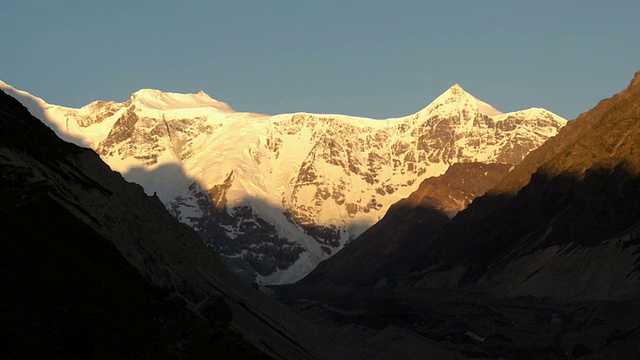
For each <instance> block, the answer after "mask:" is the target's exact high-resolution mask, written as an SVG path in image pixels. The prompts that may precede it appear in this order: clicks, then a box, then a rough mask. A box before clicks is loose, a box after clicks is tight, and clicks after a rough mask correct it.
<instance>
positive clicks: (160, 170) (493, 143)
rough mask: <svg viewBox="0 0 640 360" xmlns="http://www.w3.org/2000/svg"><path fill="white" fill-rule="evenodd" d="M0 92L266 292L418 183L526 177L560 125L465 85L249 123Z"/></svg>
mask: <svg viewBox="0 0 640 360" xmlns="http://www.w3.org/2000/svg"><path fill="white" fill-rule="evenodd" d="M0 89H3V90H5V91H7V92H8V93H9V94H10V95H12V96H15V97H16V98H17V99H19V100H20V101H21V102H22V103H23V104H24V105H25V106H27V108H29V110H30V111H31V112H32V113H33V114H34V115H35V116H36V117H38V118H39V119H41V120H42V121H43V122H44V123H45V124H47V125H48V126H49V127H51V128H52V129H53V130H54V131H55V132H56V134H57V135H58V136H60V137H61V138H62V139H64V140H67V141H69V142H72V143H75V144H77V145H81V146H86V147H90V148H92V149H94V150H95V151H96V152H97V153H98V154H99V155H100V156H101V158H102V159H103V160H104V161H105V162H106V163H107V164H109V166H110V167H111V168H112V169H114V170H116V171H118V172H120V173H122V174H123V176H124V177H125V178H126V179H127V180H129V181H133V182H136V183H139V184H141V185H142V186H143V187H144V189H145V191H146V193H147V194H149V195H153V194H156V195H157V196H158V197H159V198H160V200H161V201H162V202H163V204H164V205H165V207H167V209H169V211H170V212H171V213H172V214H173V215H174V216H175V217H176V218H177V219H178V220H180V221H181V222H183V223H185V224H187V225H189V226H191V227H192V228H193V229H194V230H196V231H197V232H198V233H199V234H200V236H201V237H202V239H203V241H204V242H205V243H206V244H208V245H210V246H212V247H213V248H214V249H215V250H216V251H217V252H218V253H219V254H220V255H221V256H222V257H223V259H224V261H225V262H226V264H227V265H228V266H229V267H231V268H232V269H233V270H234V271H235V272H237V273H239V274H240V275H241V276H243V277H244V278H245V279H247V280H249V281H252V282H258V283H268V284H274V283H289V282H293V281H296V280H298V279H300V278H301V277H303V276H304V275H306V274H307V273H308V272H310V271H311V270H312V269H313V268H314V267H315V266H316V265H317V264H318V263H319V262H320V261H321V260H323V259H326V258H328V257H330V256H331V255H333V254H335V253H336V252H337V251H338V250H340V249H341V248H342V247H343V246H344V245H345V244H346V243H348V242H349V241H351V240H352V239H354V238H356V237H357V236H358V235H360V234H361V233H362V232H363V231H364V230H366V229H367V228H368V227H370V226H372V225H373V224H374V223H375V222H377V221H378V220H380V219H381V218H382V217H383V215H384V214H385V212H386V211H387V210H388V208H389V206H390V205H392V204H394V203H396V202H397V201H399V200H400V199H402V198H404V197H407V196H408V195H409V194H410V193H411V192H412V191H414V190H415V188H416V186H417V185H418V184H419V183H420V182H421V181H422V180H423V179H424V178H427V177H432V176H439V175H442V174H443V173H444V172H445V171H446V170H447V168H448V167H449V166H450V165H452V164H455V163H460V162H482V163H508V164H518V163H520V161H522V159H523V158H524V157H525V156H526V155H527V154H528V153H529V152H530V151H531V150H533V149H535V148H537V147H538V146H540V145H541V144H542V143H543V142H544V141H546V140H547V139H548V138H550V137H552V136H554V135H555V134H556V133H557V132H558V130H559V129H560V128H561V127H563V126H564V125H565V123H566V121H565V120H564V119H562V118H560V117H558V116H556V115H554V114H553V113H551V112H549V111H547V110H544V109H537V108H532V109H529V110H524V111H517V112H512V113H506V114H503V113H501V112H500V111H498V110H496V109H495V108H493V107H492V106H491V105H489V104H487V103H485V102H483V101H481V100H478V99H477V98H475V97H473V96H472V95H470V94H468V93H467V92H465V91H464V90H463V89H462V87H460V86H459V85H454V86H452V87H451V88H450V89H448V90H447V91H446V92H445V93H443V94H442V95H441V96H440V97H438V98H437V99H435V100H434V101H433V102H432V103H431V104H430V105H428V106H427V107H426V108H424V109H423V110H421V111H419V112H417V113H415V114H413V115H411V116H406V117H401V118H395V119H387V120H373V119H365V118H357V117H350V116H344V115H318V114H308V113H296V114H284V115H276V116H266V115H261V114H252V113H242V112H236V111H234V110H233V109H232V108H231V107H230V106H229V105H228V104H226V103H224V102H221V101H217V100H214V99H212V98H211V97H209V96H208V95H207V94H205V93H203V92H199V93H197V94H176V93H166V92H161V91H158V90H149V89H145V90H140V91H138V92H136V93H134V94H132V95H131V97H130V98H129V100H127V101H126V102H124V103H115V102H104V101H96V102H93V103H91V104H89V105H87V106H84V107H82V108H80V109H71V108H65V107H61V106H56V105H51V104H48V103H46V102H45V101H43V100H42V99H39V98H37V97H34V96H32V95H30V94H28V93H26V92H23V91H20V90H17V89H15V88H13V87H11V86H9V85H7V84H5V83H2V82H0Z"/></svg>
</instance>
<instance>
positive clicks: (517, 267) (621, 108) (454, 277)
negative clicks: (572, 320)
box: [404, 73, 640, 299]
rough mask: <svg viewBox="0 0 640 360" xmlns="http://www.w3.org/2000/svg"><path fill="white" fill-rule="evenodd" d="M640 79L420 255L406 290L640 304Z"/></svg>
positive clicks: (563, 134)
mask: <svg viewBox="0 0 640 360" xmlns="http://www.w3.org/2000/svg"><path fill="white" fill-rule="evenodd" d="M639 172H640V73H637V74H636V76H635V78H634V80H633V81H632V82H631V84H630V85H629V87H628V88H627V89H626V90H624V91H623V92H621V93H620V94H617V95H615V96H613V97H612V98H610V99H607V100H603V101H601V102H600V103H599V104H598V105H597V106H596V107H595V108H594V109H592V110H590V111H589V112H587V113H585V114H582V115H581V116H580V117H579V118H578V119H576V120H575V121H572V122H570V123H569V124H568V125H567V126H566V127H565V128H563V129H562V130H561V131H560V133H559V134H558V135H557V136H556V137H554V138H552V139H550V140H549V141H548V142H547V143H545V144H544V145H543V146H541V147H540V148H539V149H537V150H535V151H533V152H532V153H531V154H530V155H529V156H527V157H526V158H525V160H524V161H523V162H522V164H520V165H519V166H517V167H516V168H515V169H514V170H513V171H512V172H510V173H509V174H508V175H507V176H506V177H505V178H504V179H503V180H502V181H501V182H500V183H499V184H498V185H497V186H496V187H495V188H494V189H492V190H491V191H490V192H489V193H488V194H487V195H485V196H483V197H481V198H479V199H477V200H476V201H474V202H473V203H472V204H471V205H470V206H469V207H468V208H467V209H466V210H465V211H463V212H461V213H460V214H458V216H457V217H456V218H455V219H454V220H453V221H452V222H451V223H450V224H448V225H447V226H446V228H444V229H443V231H442V232H441V234H440V235H439V236H438V237H437V238H436V239H435V240H433V241H431V242H429V243H428V244H427V245H425V246H424V247H422V248H421V249H420V250H419V251H417V252H416V255H415V256H414V257H413V259H412V261H411V262H410V264H409V265H408V266H407V269H409V270H411V272H412V273H411V274H410V275H409V276H407V277H405V279H404V280H405V281H404V283H405V284H411V285H415V286H427V287H440V286H462V287H466V288H470V289H484V290H488V291H491V292H494V293H497V294H507V295H535V296H556V297H561V298H571V299H592V298H597V299H603V298H611V299H619V298H628V297H637V296H640V286H639V285H640V273H639V272H638V270H639V269H640V267H639V265H640V263H639V262H638V261H637V258H638V252H639V245H640V241H638V238H640V178H639V176H638V174H639Z"/></svg>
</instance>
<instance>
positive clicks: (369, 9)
mask: <svg viewBox="0 0 640 360" xmlns="http://www.w3.org/2000/svg"><path fill="white" fill-rule="evenodd" d="M638 14H640V1H616V0H614V1H609V2H605V1H591V0H581V1H575V0H564V1H563V0H555V1H547V0H539V1H516V0H511V1H491V0H486V1H478V0H476V1H464V0H460V1H438V2H432V1H393V2H392V1H377V0H369V1H350V0H341V1H333V0H325V1H306V0H297V1H293V0H291V1H278V0H271V1H267V0H228V1H188V0H186V1H181V2H180V1H165V0H156V1H135V0H130V1H120V0H112V1H88V0H86V1H81V0H78V1H33V0H8V1H4V2H3V4H2V9H1V11H0V80H3V81H5V82H7V83H9V84H11V85H13V86H15V87H17V88H19V89H22V90H26V91H28V92H31V93H32V94H34V95H37V96H39V97H42V98H43V99H45V100H46V101H48V102H50V103H54V104H59V105H65V106H72V107H80V106H82V105H85V104H87V103H89V102H91V101H93V100H97V99H100V100H115V101H125V100H126V99H127V98H128V97H129V95H130V94H131V93H132V92H134V91H136V90H138V89H140V88H156V89H160V90H164V91H174V92H197V91H199V90H203V91H205V92H206V93H208V94H209V95H210V96H212V97H214V98H216V99H218V100H221V101H225V102H228V103H229V104H230V105H231V106H232V107H234V108H235V109H236V110H239V111H252V112H260V113H266V114H277V113H286V112H295V111H308V112H316V113H341V114H349V115H359V116H367V117H373V118H387V117H394V116H403V115H408V114H411V113H414V112H416V111H418V110H420V109H421V108H423V107H424V106H426V105H428V104H429V103H430V102H431V101H432V100H433V99H435V98H436V97H437V96H438V95H439V94H441V93H442V92H444V91H445V90H446V89H447V88H449V87H450V86H451V85H453V84H454V83H459V84H460V85H462V87H463V88H465V89H466V90H467V91H468V92H470V93H471V94H473V95H475V96H476V97H478V98H480V99H482V100H484V101H486V102H488V103H490V104H492V105H493V106H494V107H496V108H498V109H500V110H502V111H513V110H520V109H524V108H529V107H544V108H547V109H549V110H551V111H553V112H555V113H557V114H558V115H561V116H564V117H566V118H568V119H572V118H575V117H576V116H577V115H578V114H579V113H581V112H584V111H587V110H588V109H590V108H591V107H593V106H595V104H596V103H597V102H598V101H599V100H600V99H602V98H606V97H609V96H611V95H613V94H614V93H616V92H618V91H620V90H622V89H623V88H624V87H625V86H626V85H627V84H628V83H629V81H630V80H631V78H632V76H633V73H634V72H635V71H638V70H640V36H639V35H640V30H639V28H638V22H637V16H638Z"/></svg>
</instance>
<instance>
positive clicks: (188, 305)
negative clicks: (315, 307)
mask: <svg viewBox="0 0 640 360" xmlns="http://www.w3.org/2000/svg"><path fill="white" fill-rule="evenodd" d="M0 126H1V127H2V132H0V170H1V171H0V173H1V174H2V176H0V185H1V186H0V189H1V191H0V200H1V201H0V203H1V204H2V206H1V207H0V210H1V211H2V217H1V220H0V224H1V226H2V233H3V236H2V241H0V283H1V284H2V287H1V289H0V294H1V296H0V335H1V336H0V337H2V339H3V340H2V341H3V344H4V345H6V346H1V347H0V357H1V358H60V359H69V358H156V359H184V358H213V359H228V358H242V359H244V358H246V359H257V358H259V359H263V358H289V359H318V358H327V359H332V358H336V355H337V354H335V353H332V349H333V346H332V345H331V344H329V343H327V342H326V341H325V339H324V337H323V336H322V334H321V333H319V332H318V330H317V329H316V328H315V327H313V326H311V325H308V324H307V323H306V322H305V321H304V320H303V319H301V318H300V316H298V315H296V314H294V313H293V312H291V311H290V310H289V309H287V308H285V307H283V306H281V305H279V304H277V303H275V302H274V301H273V300H271V299H270V298H268V297H267V296H266V295H264V294H262V293H261V292H260V291H258V290H256V289H254V288H253V287H252V286H250V285H249V284H247V283H246V282H245V281H242V280H241V279H239V278H238V277H236V276H235V275H234V274H233V273H231V272H230V271H229V270H228V269H227V268H226V267H225V266H224V265H223V264H222V262H221V260H220V258H219V257H218V256H217V255H216V254H215V253H214V252H213V250H212V249H210V248H208V247H206V246H205V245H204V244H203V243H202V241H201V240H200V238H199V236H198V235H197V234H196V233H195V232H194V231H193V230H192V229H190V228H189V227H187V226H185V225H184V224H181V223H179V222H178V221H177V220H176V219H175V218H174V217H173V216H171V214H169V213H168V212H167V211H166V209H165V208H164V206H163V204H162V202H161V201H160V200H159V199H158V198H157V197H155V196H149V195H146V194H145V193H144V191H143V189H142V188H141V187H140V186H139V185H136V184H131V183H128V182H126V181H125V180H124V179H123V178H122V176H121V175H120V174H118V173H116V172H114V171H112V170H111V169H109V167H108V166H107V165H106V164H104V163H103V162H102V161H101V160H100V158H99V157H98V156H97V154H96V153H95V152H93V151H92V150H88V149H84V148H80V147H78V146H76V145H73V144H70V143H67V142H64V141H62V140H60V139H59V138H57V137H56V136H55V134H54V133H53V131H51V130H50V129H49V128H47V127H46V126H44V125H43V124H42V123H41V122H40V121H39V120H38V119H36V118H34V117H32V116H31V115H30V114H29V113H28V112H27V109H25V108H24V107H23V106H22V105H21V104H20V103H19V102H18V101H16V100H15V99H13V98H11V97H10V96H7V95H6V94H5V93H4V92H2V91H0ZM303 334H304V336H303Z"/></svg>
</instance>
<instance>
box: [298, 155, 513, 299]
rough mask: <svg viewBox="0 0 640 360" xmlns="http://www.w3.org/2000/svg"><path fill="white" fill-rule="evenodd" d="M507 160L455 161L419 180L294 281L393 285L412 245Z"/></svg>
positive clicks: (486, 185) (500, 172)
mask: <svg viewBox="0 0 640 360" xmlns="http://www.w3.org/2000/svg"><path fill="white" fill-rule="evenodd" d="M512 167H513V166H512V165H509V164H489V165H487V164H482V163H458V164H453V165H451V167H449V169H448V170H447V172H446V173H444V174H443V175H440V176H437V177H431V178H428V179H425V180H424V181H422V183H420V186H419V187H418V190H416V191H414V192H413V193H411V195H409V197H408V198H406V199H402V200H400V201H399V202H397V203H395V204H393V205H392V206H391V208H390V209H389V211H388V212H387V213H386V214H385V216H384V217H383V218H382V220H380V221H379V222H377V223H376V224H375V225H373V226H372V227H370V228H369V229H367V231H365V232H364V233H362V235H360V236H358V237H357V238H356V239H355V240H353V241H352V242H350V243H349V244H347V246H345V247H344V249H342V250H340V251H339V252H338V253H337V254H336V255H335V256H333V257H331V258H329V259H327V260H325V261H323V262H321V263H320V264H319V265H318V266H317V267H316V268H315V269H314V270H313V271H312V272H311V273H310V274H309V275H307V276H306V277H305V278H304V279H302V280H301V281H300V282H299V283H298V284H299V285H303V286H317V285H339V286H346V287H363V286H374V285H378V286H393V285H395V283H396V282H397V279H398V275H399V274H398V269H401V268H402V267H403V263H404V261H406V259H408V258H409V257H410V256H411V255H412V254H413V252H414V251H415V249H416V248H420V247H421V246H422V245H423V244H424V243H425V242H427V241H428V239H429V238H430V237H432V236H435V235H436V234H437V233H438V231H440V230H441V229H442V228H443V227H444V226H445V225H446V224H447V223H448V222H449V220H450V218H452V217H454V216H455V215H456V214H457V213H458V212H459V211H461V210H463V209H464V208H465V207H466V206H467V205H468V204H469V203H471V201H472V200H473V199H475V198H476V197H478V196H481V195H483V194H484V193H485V192H486V191H487V190H489V189H490V188H491V187H493V186H494V185H495V184H496V183H498V181H500V180H501V179H502V178H503V177H504V176H505V175H506V174H507V173H508V172H509V170H510V169H511V168H512Z"/></svg>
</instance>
